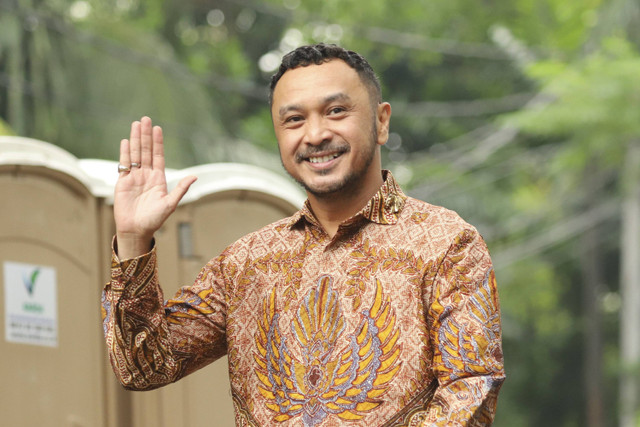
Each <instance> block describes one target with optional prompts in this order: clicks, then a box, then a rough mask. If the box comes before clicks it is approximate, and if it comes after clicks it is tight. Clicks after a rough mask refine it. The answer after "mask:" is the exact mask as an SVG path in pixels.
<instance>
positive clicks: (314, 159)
mask: <svg viewBox="0 0 640 427" xmlns="http://www.w3.org/2000/svg"><path fill="white" fill-rule="evenodd" d="M340 154H342V153H333V154H327V155H325V156H315V157H314V156H312V157H308V158H307V160H308V161H309V162H310V163H325V162H328V161H330V160H333V159H335V158H336V157H338V156H340Z"/></svg>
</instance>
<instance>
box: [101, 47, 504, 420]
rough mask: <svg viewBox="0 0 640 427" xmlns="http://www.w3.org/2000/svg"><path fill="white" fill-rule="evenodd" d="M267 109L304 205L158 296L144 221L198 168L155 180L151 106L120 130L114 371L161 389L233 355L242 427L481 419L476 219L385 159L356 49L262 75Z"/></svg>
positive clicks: (175, 196)
mask: <svg viewBox="0 0 640 427" xmlns="http://www.w3.org/2000/svg"><path fill="white" fill-rule="evenodd" d="M271 114H272V119H273V125H274V129H275V134H276V138H277V140H278V147H279V150H280V156H281V159H282V164H283V166H284V168H285V169H286V171H287V172H288V173H289V174H290V175H291V176H292V177H293V178H294V179H295V180H296V181H298V182H299V183H300V184H301V185H302V186H303V187H304V188H305V190H306V192H307V195H308V200H307V202H306V203H305V205H304V206H303V207H302V209H301V210H300V211H299V212H297V213H296V214H295V215H293V216H292V217H290V218H286V219H283V220H281V221H278V222H276V223H274V224H271V225H269V226H267V227H265V228H263V229H262V230H259V231H257V232H254V233H251V234H249V235H248V236H245V237H243V238H242V239H240V240H238V241H237V242H235V243H233V244H232V245H231V246H229V247H228V248H227V249H226V250H225V251H224V252H223V253H222V254H221V255H220V256H218V257H217V258H214V259H212V260H211V261H210V262H209V263H208V264H207V265H206V266H204V267H203V269H202V271H201V273H200V275H199V276H198V277H197V278H196V280H195V283H194V284H193V285H192V286H189V287H185V288H183V289H182V290H181V291H179V292H178V294H177V295H176V296H175V297H174V298H173V299H171V300H169V301H167V302H166V303H164V304H163V303H162V292H161V289H160V286H159V284H158V280H157V273H156V255H155V248H154V247H153V234H154V233H155V232H156V231H157V230H158V229H159V227H160V226H161V225H162V223H163V222H164V221H165V220H166V218H167V217H168V216H169V215H170V214H171V212H173V210H175V207H176V206H177V203H178V201H179V200H180V199H181V198H182V196H183V195H184V194H185V193H186V191H187V190H188V188H189V186H190V185H191V184H192V183H193V181H194V180H195V178H194V177H188V178H185V179H184V180H183V181H182V182H181V183H180V184H179V185H178V187H177V188H176V189H175V190H173V191H172V192H171V193H167V189H166V180H165V177H164V156H163V148H162V147H163V146H162V144H163V141H162V130H161V129H160V128H159V127H152V125H151V120H150V119H149V118H146V117H145V118H143V119H142V120H141V122H134V123H133V124H132V128H131V134H130V138H129V139H128V140H123V141H122V142H121V152H120V164H121V166H120V167H119V171H120V177H119V180H118V184H117V186H116V191H115V198H114V201H115V203H114V214H115V220H116V230H117V233H116V239H114V251H113V260H112V274H111V281H110V283H108V284H107V285H106V287H105V291H104V295H103V318H104V326H105V337H106V340H107V347H108V349H109V353H110V359H111V362H112V365H113V368H114V372H115V373H116V375H117V376H118V378H119V380H120V381H121V382H122V384H123V385H124V386H125V387H127V388H131V389H137V390H145V389H151V388H156V387H159V386H162V385H165V384H167V383H170V382H173V381H177V380H178V379H180V378H182V377H184V376H185V375H187V374H189V373H191V372H193V371H195V370H197V369H199V368H201V367H202V366H204V365H206V364H208V363H210V362H212V361H214V360H215V359H217V358H219V357H220V356H222V355H223V354H228V355H229V375H230V380H231V388H232V394H233V397H234V405H235V413H236V423H237V424H238V425H251V426H267V425H269V426H270V425H283V426H284V425H286V426H299V425H304V426H336V425H343V424H345V425H366V426H396V425H397V426H409V425H411V426H431V425H434V426H440V425H442V426H451V425H455V426H481V425H483V426H484V425H490V424H491V422H492V420H493V417H494V414H495V408H496V402H497V395H498V391H499V389H500V386H501V384H502V382H503V381H504V368H503V363H502V349H501V326H500V313H499V304H498V296H497V290H496V282H495V276H494V273H493V268H492V264H491V259H490V257H489V254H488V251H487V248H486V246H485V244H484V242H483V240H482V238H481V236H480V235H479V234H478V232H477V230H476V229H475V228H474V227H472V226H471V225H469V224H467V223H466V222H464V221H463V220H462V219H460V217H459V216H458V215H456V214H455V213H454V212H452V211H449V210H446V209H444V208H441V207H436V206H433V205H430V204H428V203H425V202H421V201H418V200H415V199H413V198H410V197H407V196H406V195H405V194H404V193H403V192H402V190H401V189H400V187H399V186H398V185H397V183H396V182H395V180H394V178H393V176H392V175H391V173H390V172H388V171H384V170H382V168H381V159H380V147H381V146H382V145H384V144H385V143H386V141H387V137H388V134H389V123H390V118H391V107H390V105H389V104H388V103H386V102H382V100H381V95H380V85H379V83H378V80H377V78H376V76H375V74H374V72H373V70H372V69H371V67H370V66H369V64H368V63H367V61H366V60H365V59H364V58H362V57H361V56H360V55H358V54H356V53H355V52H351V51H347V50H345V49H342V48H340V47H337V46H333V45H323V44H320V45H314V46H303V47H300V48H298V49H296V50H295V51H293V52H291V53H289V54H288V55H286V56H285V57H284V58H283V61H282V64H281V66H280V69H279V71H278V72H277V73H276V74H275V75H274V76H273V78H272V82H271ZM116 243H117V246H116Z"/></svg>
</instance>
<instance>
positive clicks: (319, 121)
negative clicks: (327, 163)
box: [305, 117, 333, 145]
mask: <svg viewBox="0 0 640 427" xmlns="http://www.w3.org/2000/svg"><path fill="white" fill-rule="evenodd" d="M332 137H333V132H331V129H330V127H329V126H328V123H327V122H326V120H325V119H324V118H323V117H309V118H308V119H307V123H306V124H305V143H307V144H311V145H318V144H322V143H323V142H325V141H329V140H331V138H332Z"/></svg>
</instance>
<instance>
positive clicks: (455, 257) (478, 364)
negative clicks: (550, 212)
mask: <svg viewBox="0 0 640 427" xmlns="http://www.w3.org/2000/svg"><path fill="white" fill-rule="evenodd" d="M427 318H428V321H429V323H430V326H431V328H430V340H431V343H432V350H433V361H432V369H433V371H434V374H435V376H436V378H437V380H438V388H437V389H436V392H435V395H434V397H433V399H432V401H431V404H430V406H429V408H428V412H427V415H426V417H425V420H424V421H423V424H422V425H424V426H445V425H446V426H488V425H491V423H492V421H493V418H494V415H495V409H496V403H497V396H498V391H499V390H500V387H501V385H502V383H503V382H504V379H505V373H504V365H503V356H502V344H501V325H500V308H499V303H498V294H497V288H496V281H495V275H494V272H493V267H492V264H491V259H490V257H489V253H488V250H487V248H486V245H485V244H484V241H483V240H482V238H481V237H480V235H479V234H478V232H477V231H476V230H474V229H467V230H464V231H462V232H461V233H459V234H458V235H457V237H456V238H455V241H454V242H453V244H452V245H451V246H450V247H449V250H448V252H447V253H446V255H445V256H444V258H443V259H442V262H441V263H440V266H439V268H438V273H437V276H436V278H435V280H434V282H433V287H432V294H431V301H430V306H429V312H428V315H427Z"/></svg>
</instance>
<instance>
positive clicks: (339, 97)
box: [278, 92, 351, 117]
mask: <svg viewBox="0 0 640 427" xmlns="http://www.w3.org/2000/svg"><path fill="white" fill-rule="evenodd" d="M350 100H351V97H350V96H349V95H347V94H346V93H344V92H338V93H334V94H332V95H329V96H326V97H325V98H324V99H323V100H322V102H323V104H330V103H332V102H334V101H350ZM302 109H303V108H302V105H300V104H290V105H283V106H282V107H280V109H278V115H279V116H280V117H282V116H284V115H285V114H287V113H288V112H289V111H300V110H302Z"/></svg>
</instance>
